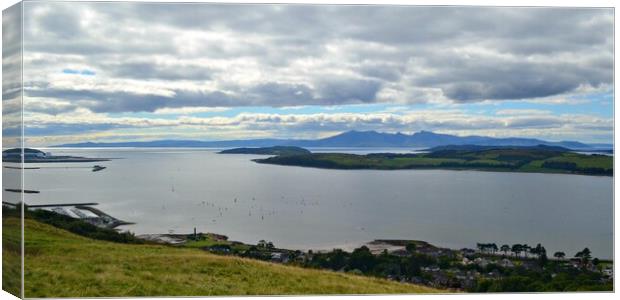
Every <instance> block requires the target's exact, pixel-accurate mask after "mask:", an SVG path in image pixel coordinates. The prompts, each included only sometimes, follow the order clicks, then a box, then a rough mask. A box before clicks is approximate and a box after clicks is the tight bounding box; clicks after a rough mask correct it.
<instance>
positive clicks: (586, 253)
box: [575, 247, 592, 267]
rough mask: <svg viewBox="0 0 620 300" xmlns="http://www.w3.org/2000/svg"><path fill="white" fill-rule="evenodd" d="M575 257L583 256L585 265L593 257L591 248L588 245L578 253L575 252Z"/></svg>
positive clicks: (582, 262)
mask: <svg viewBox="0 0 620 300" xmlns="http://www.w3.org/2000/svg"><path fill="white" fill-rule="evenodd" d="M575 257H577V258H581V265H582V266H583V267H585V266H586V265H587V264H588V262H589V261H590V259H591V258H592V253H591V252H590V249H588V248H587V247H586V248H584V249H583V250H581V251H579V252H577V254H575Z"/></svg>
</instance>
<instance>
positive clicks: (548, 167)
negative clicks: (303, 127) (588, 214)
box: [254, 147, 613, 176]
mask: <svg viewBox="0 0 620 300" xmlns="http://www.w3.org/2000/svg"><path fill="white" fill-rule="evenodd" d="M254 161H256V162H258V163H266V164H277V165H292V166H302V167H316V168H328V169H379V170H397V169H453V170H483V171H511V172H536V173H565V174H583V175H607V176H611V175H613V156H607V155H598V154H594V155H585V154H578V153H573V152H567V151H557V150H555V149H554V148H549V149H547V148H540V147H533V148H514V149H511V148H502V149H482V150H438V151H433V152H430V153H420V154H394V153H375V154H367V155H357V154H345V153H312V154H307V155H294V156H275V157H269V158H265V159H255V160H254Z"/></svg>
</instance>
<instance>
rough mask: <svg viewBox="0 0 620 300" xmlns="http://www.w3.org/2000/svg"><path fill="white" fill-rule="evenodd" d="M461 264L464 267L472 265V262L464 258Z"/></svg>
mask: <svg viewBox="0 0 620 300" xmlns="http://www.w3.org/2000/svg"><path fill="white" fill-rule="evenodd" d="M461 264H462V265H464V266H467V265H470V264H471V260H470V259H469V258H467V257H463V260H461Z"/></svg>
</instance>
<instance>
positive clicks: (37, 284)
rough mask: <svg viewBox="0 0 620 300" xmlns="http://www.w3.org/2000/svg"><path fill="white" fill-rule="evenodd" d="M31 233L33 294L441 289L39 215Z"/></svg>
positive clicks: (29, 290)
mask: <svg viewBox="0 0 620 300" xmlns="http://www.w3.org/2000/svg"><path fill="white" fill-rule="evenodd" d="M3 234H4V235H5V236H7V237H8V238H9V239H11V240H14V239H17V240H18V235H19V219H18V218H13V217H6V218H5V219H3ZM25 238H26V241H25V245H26V256H25V261H26V264H25V296H26V297H101V296H108V297H110V296H114V297H127V296H147V295H148V296H198V295H201V296H209V295H301V294H387V293H433V292H438V290H434V289H431V288H426V287H421V286H416V285H411V284H401V283H397V282H390V281H386V280H382V279H375V278H368V277H362V276H355V275H350V274H344V273H336V272H330V271H321V270H314V269H304V268H298V267H291V266H283V265H277V264H272V263H267V262H261V261H257V260H251V259H244V258H239V257H232V256H219V255H215V254H209V253H207V252H205V251H203V250H198V249H191V248H178V247H171V246H159V245H140V244H121V243H113V242H107V241H99V240H93V239H89V238H85V237H82V236H78V235H75V234H72V233H69V232H67V231H64V230H61V229H58V228H55V227H52V226H49V225H46V224H43V223H39V222H36V221H33V220H31V219H26V223H25ZM4 247H5V248H4V250H5V251H4V255H5V256H7V252H8V254H9V255H10V253H11V252H12V251H11V250H10V249H9V248H8V246H7V245H5V246H4ZM13 252H14V251H13ZM9 257H13V256H9ZM4 279H7V277H5V278H4Z"/></svg>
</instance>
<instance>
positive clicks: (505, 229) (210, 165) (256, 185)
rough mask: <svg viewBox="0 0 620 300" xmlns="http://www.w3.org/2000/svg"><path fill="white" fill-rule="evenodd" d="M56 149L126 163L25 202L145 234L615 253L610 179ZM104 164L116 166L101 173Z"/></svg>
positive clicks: (285, 243) (53, 168)
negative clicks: (97, 214)
mask: <svg viewBox="0 0 620 300" xmlns="http://www.w3.org/2000/svg"><path fill="white" fill-rule="evenodd" d="M49 151H52V152H53V153H54V154H57V155H78V156H88V157H112V158H117V159H114V160H112V161H109V162H101V163H79V164H76V163H74V164H66V163H65V164H40V165H39V166H40V167H42V169H40V170H26V171H25V172H26V173H25V180H24V182H25V188H26V189H33V190H40V191H41V193H40V194H32V195H26V202H27V203H29V204H44V203H69V202H98V203H99V204H100V205H99V206H98V208H100V209H102V210H103V211H105V212H107V213H109V214H111V215H113V216H115V217H117V218H119V219H123V220H127V221H132V222H136V224H135V225H131V226H126V227H124V228H123V229H125V230H130V231H132V232H135V233H169V232H174V233H189V232H191V231H192V230H193V228H194V227H196V228H197V230H198V231H202V232H216V233H221V234H225V235H228V236H229V237H230V239H232V240H239V241H243V242H250V243H255V242H257V241H258V240H261V239H265V240H268V241H272V242H273V243H274V244H275V245H276V246H278V247H286V248H293V249H331V248H334V247H341V248H345V249H351V248H353V247H356V246H359V245H361V244H363V243H365V242H368V241H371V240H373V239H418V240H425V241H428V242H431V243H433V244H436V245H438V246H445V247H453V248H461V247H471V248H474V247H475V244H476V243H477V242H484V243H486V242H494V243H497V244H498V245H501V244H514V243H527V244H529V245H535V244H536V243H542V244H543V246H545V247H546V248H547V251H548V253H553V252H554V251H564V252H566V253H567V255H573V254H574V253H575V252H577V251H579V250H581V249H583V248H584V247H589V248H590V249H591V250H592V252H593V255H594V256H596V257H601V258H610V257H612V250H613V249H612V247H613V227H612V226H613V179H612V178H611V177H595V176H580V175H554V174H524V173H494V172H477V171H443V170H399V171H378V170H325V169H314V168H302V167H289V166H275V165H264V164H256V163H254V162H252V161H251V159H253V158H258V157H260V156H256V155H232V154H229V155H224V154H216V151H217V149H169V148H168V149H50V150H49ZM338 151H347V150H346V149H338ZM349 152H357V153H360V152H367V150H363V149H349ZM372 152H394V151H393V149H373V151H372ZM95 164H99V165H103V166H106V167H107V169H105V170H103V171H100V172H91V170H90V168H91V167H92V165H95ZM29 166H32V165H29ZM6 172H7V171H6V170H5V174H6ZM5 176H6V175H5ZM5 194H6V193H5ZM5 196H8V197H10V196H9V195H5Z"/></svg>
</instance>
